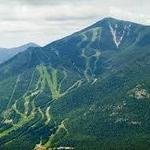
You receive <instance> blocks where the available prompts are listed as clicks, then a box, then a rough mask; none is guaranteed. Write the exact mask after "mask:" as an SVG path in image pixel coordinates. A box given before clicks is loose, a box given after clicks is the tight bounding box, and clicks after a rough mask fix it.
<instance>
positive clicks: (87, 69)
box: [78, 28, 101, 82]
mask: <svg viewBox="0 0 150 150" xmlns="http://www.w3.org/2000/svg"><path fill="white" fill-rule="evenodd" d="M99 32H100V33H101V31H100V29H99V28H95V29H93V30H92V37H91V41H90V42H89V43H88V44H87V45H86V47H85V48H84V49H82V51H81V52H82V53H81V57H83V58H84V59H85V70H84V76H85V78H86V80H87V81H88V82H90V79H91V77H92V78H94V77H95V74H94V73H95V71H96V69H97V62H98V60H99V57H100V55H101V53H100V52H99V50H96V49H94V50H95V54H93V55H91V56H87V55H86V50H87V49H89V48H91V45H92V43H93V42H95V41H96V39H97V38H99V39H100V36H99ZM85 34H86V33H82V34H81V36H82V37H83V39H82V40H81V42H80V43H79V44H78V46H80V47H81V45H82V43H83V42H85V41H87V40H88V38H87V36H86V35H85ZM93 57H95V59H96V60H95V61H94V68H91V67H90V61H91V59H92V58H93Z"/></svg>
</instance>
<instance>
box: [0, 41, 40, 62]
mask: <svg viewBox="0 0 150 150" xmlns="http://www.w3.org/2000/svg"><path fill="white" fill-rule="evenodd" d="M30 47H39V45H37V44H34V43H28V44H25V45H22V46H20V47H16V48H9V49H7V48H0V63H3V62H4V61H6V60H8V59H10V58H11V57H13V56H15V55H16V54H18V53H19V52H23V51H25V50H27V49H28V48H30Z"/></svg>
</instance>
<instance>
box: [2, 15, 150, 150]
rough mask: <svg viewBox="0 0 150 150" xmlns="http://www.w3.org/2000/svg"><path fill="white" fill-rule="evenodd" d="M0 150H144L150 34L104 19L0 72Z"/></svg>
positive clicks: (148, 139)
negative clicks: (53, 149)
mask: <svg viewBox="0 0 150 150" xmlns="http://www.w3.org/2000/svg"><path fill="white" fill-rule="evenodd" d="M0 113H1V115H0V149H1V150H33V149H36V150H44V149H52V148H55V149H59V148H60V149H67V148H68V149H77V150H98V149H100V150H149V149H150V148H149V147H150V115H149V114H150V26H144V25H139V24H135V23H131V22H127V21H122V20H116V19H113V18H105V19H103V20H101V21H99V22H97V23H95V24H94V25H92V26H89V27H87V28H86V29H84V30H81V31H79V32H77V33H74V34H72V35H70V36H68V37H65V38H63V39H60V40H58V41H55V42H53V43H50V44H48V45H46V46H45V47H36V48H29V49H28V50H26V51H24V52H22V53H19V54H18V55H16V56H15V57H13V58H11V59H9V60H8V61H7V62H5V63H3V64H1V65H0Z"/></svg>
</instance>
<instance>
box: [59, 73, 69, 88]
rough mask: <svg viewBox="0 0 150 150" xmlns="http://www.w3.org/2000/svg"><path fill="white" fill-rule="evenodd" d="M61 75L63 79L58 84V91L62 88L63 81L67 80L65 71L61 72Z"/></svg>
mask: <svg viewBox="0 0 150 150" xmlns="http://www.w3.org/2000/svg"><path fill="white" fill-rule="evenodd" d="M63 74H64V77H63V79H62V80H61V82H60V84H59V89H60V88H61V87H62V84H63V83H64V81H65V80H66V79H67V76H68V75H67V72H66V71H65V70H63Z"/></svg>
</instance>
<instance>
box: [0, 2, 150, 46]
mask: <svg viewBox="0 0 150 150" xmlns="http://www.w3.org/2000/svg"><path fill="white" fill-rule="evenodd" d="M105 17H114V18H118V19H123V20H128V21H133V22H137V23H142V24H146V25H150V0H0V47H6V48H10V47H16V46H20V45H23V44H25V43H28V42H35V43H37V44H40V45H41V46H44V45H46V44H48V43H50V42H52V41H54V40H57V39H60V38H62V37H65V36H67V35H69V34H72V33H73V32H76V31H78V30H81V29H83V28H85V27H87V26H89V25H92V24H93V23H95V22H97V21H99V20H101V19H102V18H105Z"/></svg>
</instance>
